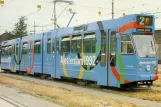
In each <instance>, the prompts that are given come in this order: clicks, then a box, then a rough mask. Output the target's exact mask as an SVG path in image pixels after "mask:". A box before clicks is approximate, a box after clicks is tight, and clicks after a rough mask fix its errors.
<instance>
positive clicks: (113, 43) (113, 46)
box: [110, 31, 116, 53]
mask: <svg viewBox="0 0 161 107" xmlns="http://www.w3.org/2000/svg"><path fill="white" fill-rule="evenodd" d="M110 49H111V53H116V32H115V31H114V32H111V46H110Z"/></svg>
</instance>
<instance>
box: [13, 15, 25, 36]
mask: <svg viewBox="0 0 161 107" xmlns="http://www.w3.org/2000/svg"><path fill="white" fill-rule="evenodd" d="M25 21H26V17H24V16H22V17H21V18H19V21H18V23H16V24H15V28H14V30H13V31H12V33H13V36H12V37H11V38H12V39H15V38H20V37H23V36H27V24H26V23H25Z"/></svg>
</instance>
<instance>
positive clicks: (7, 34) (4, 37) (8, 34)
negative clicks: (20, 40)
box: [0, 31, 13, 42]
mask: <svg viewBox="0 0 161 107" xmlns="http://www.w3.org/2000/svg"><path fill="white" fill-rule="evenodd" d="M12 36H13V34H12V33H11V32H8V31H5V33H3V34H2V35H0V42H2V41H6V40H10V39H11V38H10V37H12Z"/></svg>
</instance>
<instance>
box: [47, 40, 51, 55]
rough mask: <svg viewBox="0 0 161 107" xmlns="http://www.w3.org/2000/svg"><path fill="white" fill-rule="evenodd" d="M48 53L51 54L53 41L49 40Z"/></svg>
mask: <svg viewBox="0 0 161 107" xmlns="http://www.w3.org/2000/svg"><path fill="white" fill-rule="evenodd" d="M47 53H48V54H51V39H48V41H47Z"/></svg>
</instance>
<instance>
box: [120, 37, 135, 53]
mask: <svg viewBox="0 0 161 107" xmlns="http://www.w3.org/2000/svg"><path fill="white" fill-rule="evenodd" d="M121 54H134V47H133V45H132V42H131V38H130V36H129V35H121Z"/></svg>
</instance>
